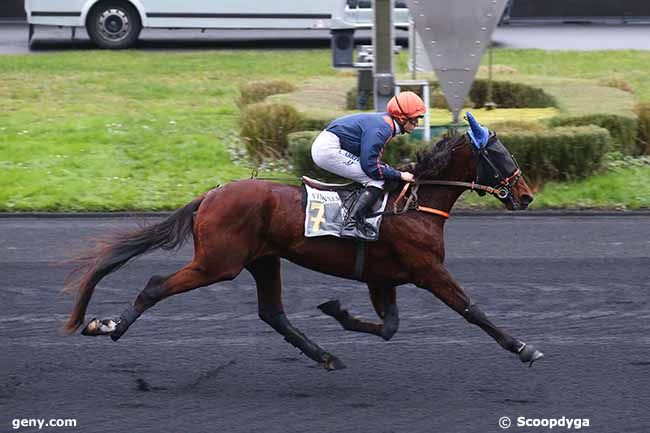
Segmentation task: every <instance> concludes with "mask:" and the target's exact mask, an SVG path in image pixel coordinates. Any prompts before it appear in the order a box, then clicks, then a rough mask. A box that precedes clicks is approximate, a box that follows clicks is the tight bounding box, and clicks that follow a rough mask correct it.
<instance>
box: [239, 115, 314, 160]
mask: <svg viewBox="0 0 650 433" xmlns="http://www.w3.org/2000/svg"><path fill="white" fill-rule="evenodd" d="M240 123H241V137H242V140H243V141H244V145H245V146H246V150H247V151H248V155H249V156H250V157H251V158H253V159H256V160H258V161H259V160H260V159H262V158H264V157H274V158H278V157H282V156H284V155H285V154H286V151H287V134H289V133H290V132H294V131H299V130H300V129H302V124H303V119H302V117H301V116H300V113H298V111H297V110H296V109H295V108H294V107H292V106H291V105H286V104H266V103H258V104H251V105H248V106H247V107H246V108H245V109H244V110H242V117H241V122H240Z"/></svg>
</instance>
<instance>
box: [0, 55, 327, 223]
mask: <svg viewBox="0 0 650 433" xmlns="http://www.w3.org/2000/svg"><path fill="white" fill-rule="evenodd" d="M324 54H325V53H324V52H323V51H291V52H289V51H273V52H255V51H236V52H235V51H213V52H209V51H208V52H201V53H142V52H108V51H101V52H96V53H94V52H84V53H74V52H72V53H59V54H53V55H47V54H46V55H39V56H33V55H31V56H2V57H0V59H1V61H0V107H1V109H0V110H1V111H0V170H1V173H2V175H1V177H2V179H1V182H2V188H1V189H0V210H1V211H16V210H23V211H26V210H59V211H61V210H66V211H69V210H74V211H80V210H134V209H152V210H157V209H172V208H175V207H177V206H179V205H181V204H183V203H185V202H187V201H188V200H190V199H191V198H192V197H193V196H195V195H197V194H199V193H201V192H203V191H205V190H207V189H209V188H212V187H213V186H214V185H216V184H217V183H225V182H228V181H230V180H232V179H238V178H243V177H248V176H249V175H250V168H248V167H245V166H240V165H236V164H234V163H233V162H232V161H231V157H230V154H229V152H228V146H230V145H234V144H236V143H237V142H238V136H239V127H238V122H239V109H238V107H237V105H236V99H237V97H238V95H239V93H238V89H239V86H240V85H241V84H242V83H244V82H245V81H249V80H255V79H258V80H259V79H269V78H285V77H292V79H295V80H302V79H306V78H308V77H313V76H315V75H328V74H330V75H332V74H334V73H335V71H334V70H332V69H331V68H330V67H329V59H328V58H327V56H326V55H324ZM288 58H290V59H291V61H287V59H288ZM244 71H245V73H244Z"/></svg>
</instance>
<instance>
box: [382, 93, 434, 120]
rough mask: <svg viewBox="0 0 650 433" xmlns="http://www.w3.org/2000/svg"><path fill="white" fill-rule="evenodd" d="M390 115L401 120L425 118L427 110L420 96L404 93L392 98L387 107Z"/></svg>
mask: <svg viewBox="0 0 650 433" xmlns="http://www.w3.org/2000/svg"><path fill="white" fill-rule="evenodd" d="M386 109H387V111H388V114H390V115H391V116H393V117H395V118H397V119H398V120H401V121H402V122H404V121H406V120H407V119H413V118H415V117H421V116H424V113H426V111H427V108H426V107H425V106H424V102H422V99H420V97H419V96H418V95H416V94H415V93H413V92H402V93H400V94H399V95H395V96H393V97H392V98H390V101H388V105H387V106H386Z"/></svg>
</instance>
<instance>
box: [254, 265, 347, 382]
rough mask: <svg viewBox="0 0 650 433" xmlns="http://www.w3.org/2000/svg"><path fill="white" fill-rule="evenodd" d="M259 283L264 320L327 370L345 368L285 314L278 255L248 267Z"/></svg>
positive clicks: (260, 311) (261, 317)
mask: <svg viewBox="0 0 650 433" xmlns="http://www.w3.org/2000/svg"><path fill="white" fill-rule="evenodd" d="M246 269H248V270H249V271H250V273H251V274H253V277H254V278H255V283H256V284H257V300H258V308H259V315H260V319H262V320H263V321H264V322H266V323H268V324H269V325H270V326H271V327H272V328H273V329H275V330H276V331H277V332H279V333H280V334H282V335H283V336H284V339H285V340H287V341H288V342H289V343H291V344H292V345H294V346H295V347H297V348H298V349H300V350H301V351H302V352H303V353H304V354H305V355H307V356H308V357H310V358H311V359H313V360H314V361H316V362H318V363H319V364H321V365H322V366H323V367H324V368H325V369H327V370H338V369H341V368H345V365H344V364H343V363H342V362H341V361H340V360H339V359H338V358H336V357H335V356H334V355H332V354H330V353H327V352H326V351H324V350H323V349H321V348H320V347H319V346H318V345H317V344H316V343H314V342H313V341H311V340H309V338H307V337H306V336H305V335H304V334H303V333H302V332H300V331H299V330H298V329H297V328H295V327H294V326H293V325H291V323H289V320H288V319H287V317H286V316H285V314H284V308H283V306H282V281H281V277H280V259H279V258H278V257H275V256H267V257H261V258H259V259H257V260H255V261H254V262H252V263H250V264H248V265H247V266H246Z"/></svg>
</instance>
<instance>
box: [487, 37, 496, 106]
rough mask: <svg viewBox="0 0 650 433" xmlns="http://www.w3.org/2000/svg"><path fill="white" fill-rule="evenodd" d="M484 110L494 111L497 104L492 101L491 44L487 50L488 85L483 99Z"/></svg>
mask: <svg viewBox="0 0 650 433" xmlns="http://www.w3.org/2000/svg"><path fill="white" fill-rule="evenodd" d="M485 108H486V109H487V110H494V109H495V108H497V104H495V103H494V102H493V101H492V44H491V43H490V47H489V48H488V84H487V95H486V97H485Z"/></svg>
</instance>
